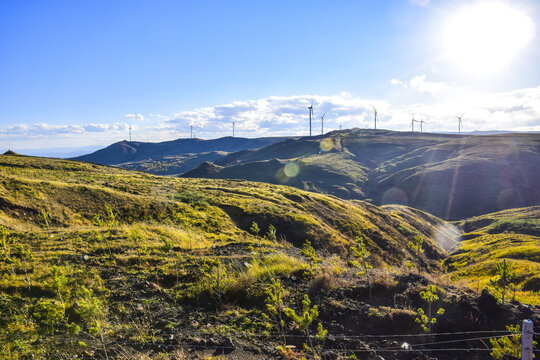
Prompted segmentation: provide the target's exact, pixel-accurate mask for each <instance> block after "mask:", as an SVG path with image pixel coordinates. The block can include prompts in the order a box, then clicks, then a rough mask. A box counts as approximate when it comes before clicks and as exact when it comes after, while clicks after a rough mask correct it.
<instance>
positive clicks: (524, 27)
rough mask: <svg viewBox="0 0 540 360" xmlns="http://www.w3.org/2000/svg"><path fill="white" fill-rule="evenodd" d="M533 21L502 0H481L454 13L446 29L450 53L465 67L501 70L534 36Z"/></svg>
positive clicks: (490, 71) (478, 70) (477, 69)
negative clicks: (488, 0) (493, 0)
mask: <svg viewBox="0 0 540 360" xmlns="http://www.w3.org/2000/svg"><path fill="white" fill-rule="evenodd" d="M534 30H535V29H534V23H533V22H532V21H531V19H530V18H529V17H528V16H527V15H526V14H525V13H523V12H522V11H520V10H519V9H518V8H515V7H512V6H510V5H509V4H507V3H503V2H479V3H476V4H474V5H469V6H467V7H466V8H463V9H462V10H461V11H458V12H457V13H456V14H455V15H453V16H451V17H450V18H449V20H448V22H447V23H446V26H445V27H444V31H443V34H444V35H443V41H444V46H445V48H446V51H447V53H448V55H449V56H450V57H451V58H452V59H454V60H455V62H456V63H458V64H459V65H460V66H461V67H462V68H463V69H464V70H468V71H472V72H475V73H494V72H496V71H498V70H501V69H502V68H503V67H504V66H505V65H507V64H508V63H509V62H510V61H511V60H512V59H513V58H515V57H516V56H517V55H518V53H519V51H520V50H521V49H523V48H524V47H525V45H527V44H528V43H529V42H530V41H531V40H532V38H533V36H534Z"/></svg>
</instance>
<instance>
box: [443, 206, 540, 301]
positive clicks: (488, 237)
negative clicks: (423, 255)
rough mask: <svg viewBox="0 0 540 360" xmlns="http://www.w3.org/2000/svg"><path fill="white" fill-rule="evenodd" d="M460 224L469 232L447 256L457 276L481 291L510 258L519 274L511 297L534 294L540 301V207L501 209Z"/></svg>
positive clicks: (509, 293) (511, 263)
mask: <svg viewBox="0 0 540 360" xmlns="http://www.w3.org/2000/svg"><path fill="white" fill-rule="evenodd" d="M458 225H459V227H460V228H461V229H463V231H464V232H465V233H464V234H463V235H462V238H463V241H462V242H460V243H459V245H458V246H457V247H456V250H455V251H454V252H453V253H452V254H451V255H450V257H449V258H448V259H446V260H445V264H446V266H447V267H448V270H449V271H451V272H452V275H451V277H452V278H453V279H454V280H457V279H459V280H460V281H465V282H466V283H467V285H468V286H469V287H470V288H471V289H474V290H476V291H479V290H480V289H483V288H485V287H486V286H489V280H490V279H493V278H495V277H496V275H497V274H496V265H497V264H498V263H500V262H501V261H502V260H506V261H507V262H508V263H509V264H510V265H511V267H512V268H513V270H514V271H515V272H516V275H517V277H516V280H515V284H514V285H513V286H512V287H511V289H510V290H509V291H508V294H507V298H508V299H510V298H514V297H516V296H517V297H518V298H521V299H522V300H524V299H525V298H526V297H531V298H530V301H533V302H535V303H537V304H540V296H539V293H540V207H538V206H537V207H529V208H521V209H510V210H505V211H500V212H496V213H492V214H487V215H483V216H478V217H474V218H471V219H467V220H464V221H460V222H459V223H458ZM523 290H524V291H526V293H523ZM527 291H528V293H527ZM531 291H532V293H531Z"/></svg>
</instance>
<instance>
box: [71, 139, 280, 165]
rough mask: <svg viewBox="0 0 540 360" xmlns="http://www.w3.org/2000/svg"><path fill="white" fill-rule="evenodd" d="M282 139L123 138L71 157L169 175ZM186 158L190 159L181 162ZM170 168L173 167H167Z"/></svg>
mask: <svg viewBox="0 0 540 360" xmlns="http://www.w3.org/2000/svg"><path fill="white" fill-rule="evenodd" d="M285 139H287V138H286V137H267V138H257V139H247V138H239V137H223V138H219V139H213V140H203V139H177V140H173V141H165V142H160V143H150V142H137V141H132V142H130V141H125V140H124V141H121V142H117V143H114V144H112V145H110V146H107V147H106V148H104V149H101V150H98V151H95V152H93V153H91V154H88V155H83V156H78V157H74V158H71V160H77V161H85V162H91V163H96V164H102V165H122V166H124V165H125V166H124V167H126V168H130V169H137V170H146V171H149V172H153V173H158V174H171V171H172V173H173V174H174V173H183V172H186V171H188V170H190V169H192V168H194V167H196V166H198V165H199V164H200V163H202V162H204V161H214V160H215V159H217V158H219V157H221V156H223V155H225V154H227V153H231V152H236V151H241V150H247V149H258V148H261V147H264V146H267V145H270V144H273V143H276V142H279V141H282V140H285ZM201 156H202V158H201V159H200V160H196V159H197V158H199V157H201ZM194 159H195V160H194ZM186 160H192V161H190V162H188V163H187V164H184V163H185V161H186ZM149 162H153V163H155V162H160V163H161V164H164V165H165V164H167V166H165V169H166V170H163V169H159V164H154V165H148V164H149ZM156 166H157V169H156ZM170 167H172V168H173V170H170V169H169V168H170ZM149 168H150V169H152V168H153V169H154V170H155V171H150V170H149ZM169 170H170V171H169Z"/></svg>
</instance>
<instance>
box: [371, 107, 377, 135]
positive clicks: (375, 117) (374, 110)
mask: <svg viewBox="0 0 540 360" xmlns="http://www.w3.org/2000/svg"><path fill="white" fill-rule="evenodd" d="M371 107H372V108H373V120H374V121H375V130H377V119H378V118H379V115H378V113H377V109H375V106H373V105H371Z"/></svg>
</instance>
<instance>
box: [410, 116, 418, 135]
mask: <svg viewBox="0 0 540 360" xmlns="http://www.w3.org/2000/svg"><path fill="white" fill-rule="evenodd" d="M411 115H412V119H411V131H412V132H414V123H415V122H418V121H417V120H415V119H414V114H411Z"/></svg>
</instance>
